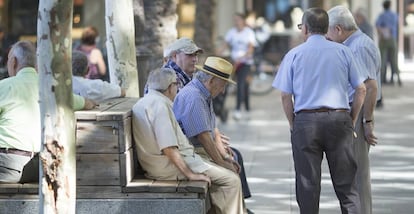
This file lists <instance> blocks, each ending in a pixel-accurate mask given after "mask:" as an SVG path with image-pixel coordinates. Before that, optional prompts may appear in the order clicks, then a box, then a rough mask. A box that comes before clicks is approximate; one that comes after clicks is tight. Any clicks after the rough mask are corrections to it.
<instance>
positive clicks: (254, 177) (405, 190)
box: [219, 72, 414, 214]
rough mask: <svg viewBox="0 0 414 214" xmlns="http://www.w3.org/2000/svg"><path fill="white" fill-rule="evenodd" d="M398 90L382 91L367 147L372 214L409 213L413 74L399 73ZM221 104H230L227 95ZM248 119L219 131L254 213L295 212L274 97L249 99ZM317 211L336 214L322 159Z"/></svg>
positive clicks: (413, 206) (284, 126)
mask: <svg viewBox="0 0 414 214" xmlns="http://www.w3.org/2000/svg"><path fill="white" fill-rule="evenodd" d="M401 77H402V80H403V86H402V87H398V86H391V85H385V86H384V87H383V94H384V107H383V108H381V109H377V110H376V113H375V125H376V129H375V131H376V135H377V137H378V138H379V144H378V145H377V146H375V147H371V151H370V161H371V177H372V193H373V213H375V214H411V213H414V135H412V133H414V112H413V110H414V94H413V92H414V73H413V72H406V73H402V74H401ZM226 105H227V106H228V107H229V109H233V108H234V106H235V96H234V95H230V96H229V97H228V99H227V102H226ZM251 109H252V111H251V113H250V119H241V120H238V121H236V120H233V119H232V118H231V114H230V115H229V120H228V121H227V123H226V124H222V123H220V124H219V127H220V129H221V130H222V131H223V132H224V133H225V134H226V135H228V136H230V137H231V142H232V145H233V146H234V147H236V148H238V149H240V151H241V152H242V153H243V157H244V163H245V168H246V173H247V177H248V182H249V185H250V189H251V191H252V195H253V196H252V197H251V198H250V199H248V200H246V202H247V207H248V208H250V209H252V210H253V211H254V212H255V213H256V214H269V213H272V214H288V213H289V214H290V213H299V211H298V206H297V203H296V199H295V184H294V181H295V180H294V168H293V159H292V154H291V145H290V134H289V131H288V130H289V128H288V123H287V120H286V119H285V116H284V113H283V110H282V106H281V102H280V93H279V92H278V91H273V92H271V93H270V94H268V95H265V96H251ZM320 213H321V214H331V213H340V208H339V203H338V200H337V198H336V196H335V193H334V191H333V187H332V182H331V180H330V176H329V171H328V167H327V164H326V160H324V161H323V171H322V192H321V199H320Z"/></svg>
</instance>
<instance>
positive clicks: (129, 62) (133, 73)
mask: <svg viewBox="0 0 414 214" xmlns="http://www.w3.org/2000/svg"><path fill="white" fill-rule="evenodd" d="M105 22H106V36H107V38H108V39H107V40H106V47H107V51H108V65H109V71H110V80H111V83H113V84H119V85H120V86H121V87H122V88H125V89H126V95H127V96H128V97H139V89H138V72H137V61H136V57H135V38H134V32H135V30H134V15H133V8H132V0H125V1H113V0H106V1H105Z"/></svg>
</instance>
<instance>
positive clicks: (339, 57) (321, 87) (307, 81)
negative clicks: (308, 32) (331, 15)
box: [273, 35, 364, 112]
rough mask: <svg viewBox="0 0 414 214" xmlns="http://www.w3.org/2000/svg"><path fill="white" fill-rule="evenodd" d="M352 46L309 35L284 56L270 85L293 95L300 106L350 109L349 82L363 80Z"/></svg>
mask: <svg viewBox="0 0 414 214" xmlns="http://www.w3.org/2000/svg"><path fill="white" fill-rule="evenodd" d="M357 69H358V67H357V65H356V64H355V60H354V57H353V54H352V52H351V50H350V49H349V48H348V47H346V46H345V45H342V44H338V43H335V42H331V41H328V40H326V39H325V37H324V36H322V35H312V36H310V37H309V38H308V39H307V41H306V42H304V43H303V44H301V45H299V46H297V47H296V48H293V49H292V50H290V51H289V52H288V53H287V54H286V55H285V57H284V59H283V61H282V63H281V65H280V67H279V70H278V72H277V75H276V77H275V80H274V81H273V87H274V88H277V89H279V90H281V91H283V92H285V93H290V94H292V95H293V97H294V112H298V111H300V110H303V109H319V108H332V109H349V99H348V84H351V86H352V87H353V88H356V87H357V86H359V85H360V84H362V83H363V81H364V79H363V78H361V76H360V75H359V72H358V70H357Z"/></svg>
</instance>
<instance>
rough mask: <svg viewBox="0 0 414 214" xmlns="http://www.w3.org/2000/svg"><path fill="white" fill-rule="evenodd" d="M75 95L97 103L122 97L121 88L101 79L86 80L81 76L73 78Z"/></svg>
mask: <svg viewBox="0 0 414 214" xmlns="http://www.w3.org/2000/svg"><path fill="white" fill-rule="evenodd" d="M72 81H73V83H72V90H73V93H75V94H77V95H80V96H82V97H85V98H87V99H90V100H92V101H94V102H96V103H101V102H102V101H104V100H106V99H109V98H114V97H120V96H121V87H120V86H119V85H115V84H110V83H108V82H105V81H102V80H100V79H86V78H83V77H79V76H73V77H72Z"/></svg>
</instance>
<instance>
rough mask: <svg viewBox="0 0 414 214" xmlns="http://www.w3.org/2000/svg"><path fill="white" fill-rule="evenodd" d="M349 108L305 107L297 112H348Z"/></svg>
mask: <svg viewBox="0 0 414 214" xmlns="http://www.w3.org/2000/svg"><path fill="white" fill-rule="evenodd" d="M348 111H349V109H346V108H338V109H332V108H318V109H303V110H300V111H298V112H297V113H296V114H300V113H320V112H348Z"/></svg>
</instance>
